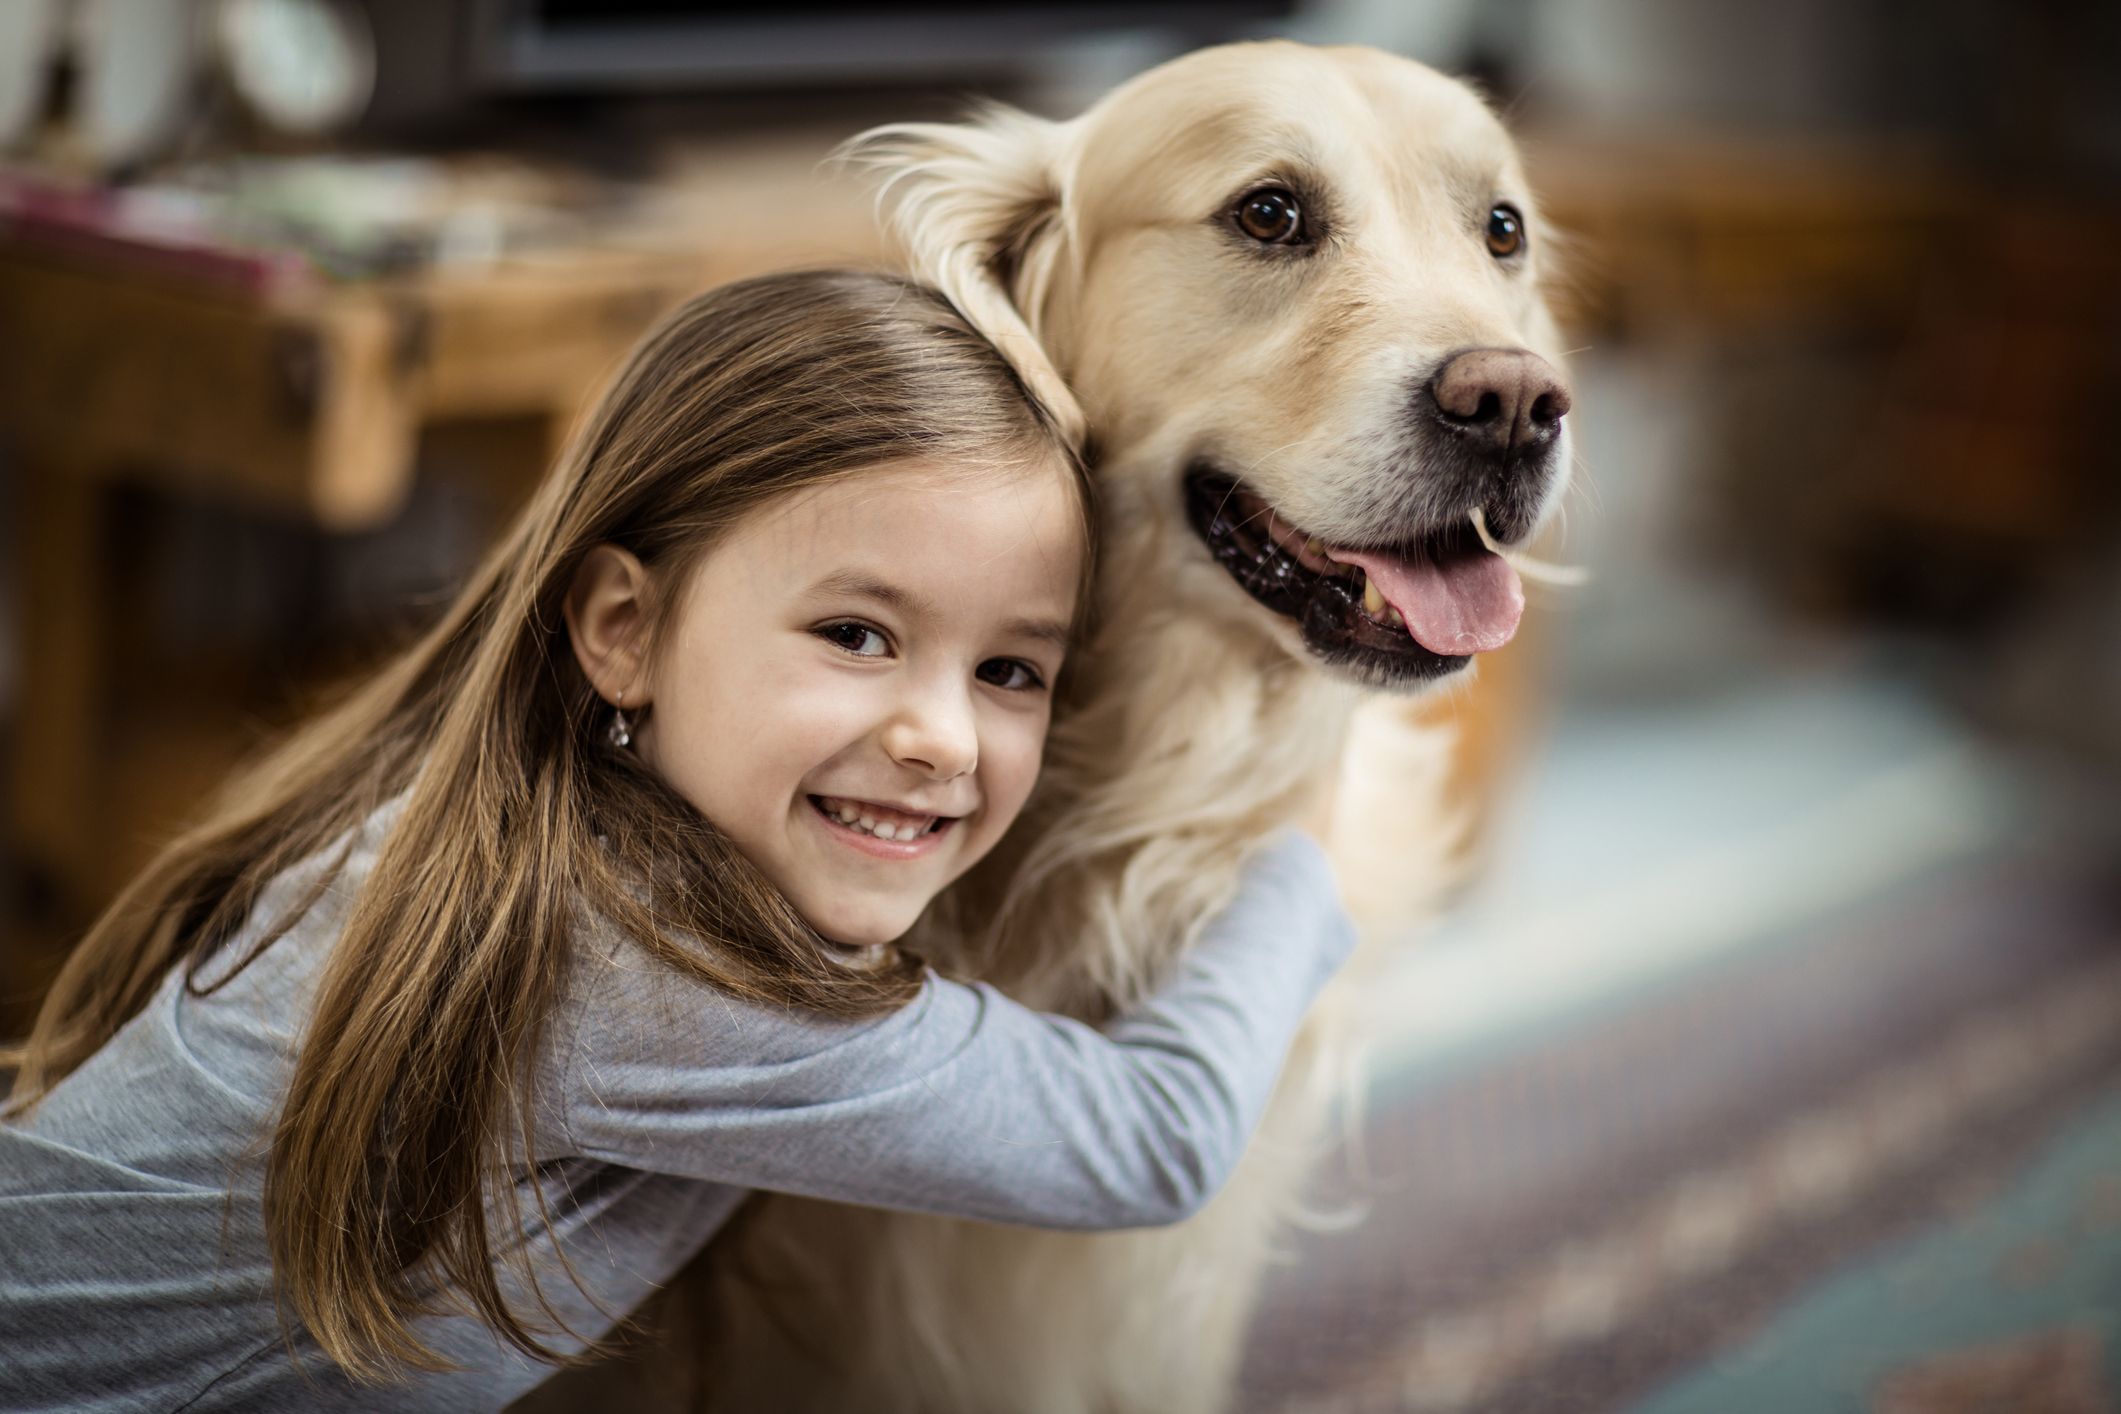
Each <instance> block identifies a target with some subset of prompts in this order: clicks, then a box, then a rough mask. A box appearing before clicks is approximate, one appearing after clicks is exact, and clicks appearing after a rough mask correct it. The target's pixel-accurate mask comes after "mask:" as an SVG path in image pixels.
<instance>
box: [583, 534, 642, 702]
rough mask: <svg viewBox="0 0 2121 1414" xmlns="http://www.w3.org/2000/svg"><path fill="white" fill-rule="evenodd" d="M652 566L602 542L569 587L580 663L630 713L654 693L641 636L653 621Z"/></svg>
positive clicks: (599, 689)
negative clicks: (650, 607)
mask: <svg viewBox="0 0 2121 1414" xmlns="http://www.w3.org/2000/svg"><path fill="white" fill-rule="evenodd" d="M649 589H650V584H649V575H648V567H647V566H646V565H643V564H642V563H641V562H640V560H638V559H636V558H635V557H634V556H633V554H632V553H630V552H629V551H626V550H622V549H620V548H619V547H618V546H616V545H598V546H595V547H594V548H592V549H591V550H590V552H589V553H588V554H587V555H585V556H583V557H582V563H581V564H580V565H578V566H576V568H575V572H574V583H573V584H572V585H570V586H569V587H568V590H567V603H566V610H565V612H566V615H567V636H568V638H569V639H570V640H572V641H573V643H574V656H575V661H576V662H578V663H580V664H581V665H582V672H583V673H584V674H585V675H586V676H587V677H588V678H589V683H590V686H592V687H594V688H595V689H596V690H597V695H598V696H600V697H602V698H603V699H604V700H605V701H606V702H611V703H619V702H620V701H621V699H622V698H623V705H624V706H625V708H626V710H627V711H629V712H630V711H632V710H634V709H635V708H637V707H646V706H647V705H648V700H649V697H650V693H649V690H648V675H647V673H646V671H645V668H646V666H647V665H646V663H645V661H644V660H643V658H642V656H641V635H642V634H643V633H644V632H645V631H646V629H647V625H648V593H649Z"/></svg>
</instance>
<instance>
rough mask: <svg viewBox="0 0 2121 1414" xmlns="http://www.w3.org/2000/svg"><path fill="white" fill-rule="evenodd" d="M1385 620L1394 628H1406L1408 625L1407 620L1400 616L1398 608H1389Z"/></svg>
mask: <svg viewBox="0 0 2121 1414" xmlns="http://www.w3.org/2000/svg"><path fill="white" fill-rule="evenodd" d="M1385 622H1386V623H1388V624H1390V625H1392V627H1394V628H1405V627H1406V626H1407V621H1406V620H1405V619H1404V618H1401V617H1400V613H1399V610H1397V609H1387V610H1386V611H1385Z"/></svg>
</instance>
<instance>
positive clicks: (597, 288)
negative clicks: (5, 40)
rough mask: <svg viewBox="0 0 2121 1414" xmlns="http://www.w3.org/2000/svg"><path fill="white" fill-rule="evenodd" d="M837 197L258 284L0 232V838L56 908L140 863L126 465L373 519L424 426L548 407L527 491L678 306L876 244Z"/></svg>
mask: <svg viewBox="0 0 2121 1414" xmlns="http://www.w3.org/2000/svg"><path fill="white" fill-rule="evenodd" d="M798 170H800V171H803V172H804V173H806V174H807V170H808V169H807V167H804V168H800V169H798ZM848 209H849V210H850V211H851V212H852V213H853V215H854V218H855V219H854V220H852V221H845V222H840V223H836V224H835V223H829V222H828V223H825V224H823V225H822V226H821V227H819V228H816V229H807V230H805V231H802V232H800V233H798V234H797V235H795V236H792V237H790V236H786V235H785V233H783V238H782V239H779V240H775V239H772V238H771V236H770V234H769V235H768V236H762V237H759V238H755V239H751V240H745V241H724V242H720V243H716V244H713V245H709V246H705V247H703V248H701V249H697V250H677V251H671V250H662V251H652V250H650V251H642V250H631V251H629V250H623V249H587V248H585V249H568V250H560V251H555V252H551V253H547V254H541V255H536V256H526V257H522V258H516V259H507V260H502V261H498V262H495V263H492V264H489V265H486V266H483V267H481V268H478V269H473V270H463V269H449V268H431V269H427V270H423V271H420V272H417V273H413V274H407V275H401V276H391V277H385V278H379V279H376V280H373V281H369V282H364V283H360V284H348V285H338V286H322V287H316V288H309V289H300V290H295V291H293V292H287V293H264V294H260V293H255V292H250V291H246V290H244V289H242V288H239V287H236V286H234V285H232V284H218V283H216V282H215V281H213V280H211V279H186V278H182V277H181V276H180V275H173V274H171V273H167V272H156V271H143V270H140V269H137V268H135V269H127V268H125V267H124V265H123V264H122V263H121V262H112V261H107V260H98V259H97V258H95V254H94V252H92V251H91V252H82V251H78V250H75V251H67V250H53V249H51V248H49V246H46V245H37V244H31V243H26V242H23V241H19V240H18V241H12V242H10V241H7V240H6V239H5V238H0V331H4V332H5V337H4V338H0V435H4V436H5V437H6V438H7V441H8V445H9V450H10V451H11V452H12V453H13V454H14V457H15V460H16V476H15V478H14V480H15V482H16V491H15V505H14V521H15V524H14V527H13V536H14V540H15V549H14V559H15V571H16V584H15V586H14V603H15V606H16V614H17V618H18V621H19V629H18V632H17V635H16V637H17V641H18V644H19V652H20V658H19V665H18V667H19V671H18V673H17V676H16V682H17V690H16V701H15V703H14V710H13V713H12V721H11V723H10V730H9V733H8V736H9V758H8V763H7V776H6V783H7V798H6V814H5V832H6V847H7V852H8V854H10V855H11V856H12V862H13V863H14V865H15V867H16V868H17V869H18V870H20V871H22V873H23V876H24V877H25V878H26V879H27V880H28V881H29V886H30V887H31V888H32V889H33V891H34V892H36V893H37V894H38V895H39V896H41V897H42V898H44V899H45V900H46V901H47V911H49V912H52V913H53V914H54V916H55V919H56V920H59V921H61V922H62V923H63V924H64V925H65V926H67V927H72V926H78V924H79V922H80V921H82V920H83V919H85V918H86V917H88V916H91V915H92V914H93V912H94V911H95V910H96V909H97V908H99V907H100V905H101V904H102V902H103V901H104V900H105V899H107V898H108V897H109V896H110V894H111V892H112V891H113V890H114V888H115V887H116V886H117V885H118V884H120V883H121V882H122V880H123V873H124V871H125V870H126V869H127V868H129V867H131V866H132V865H133V864H134V863H136V862H137V854H136V851H135V849H134V848H132V847H131V846H132V845H133V842H132V841H130V840H127V841H124V842H122V845H123V847H119V846H120V843H121V842H119V841H115V840H113V838H112V828H111V824H110V820H111V809H110V807H111V801H112V794H113V790H114V789H115V788H116V787H117V784H118V783H114V782H113V781H112V780H111V779H110V776H111V771H110V768H109V761H108V742H107V740H106V730H105V729H106V725H107V707H108V702H107V697H108V686H109V682H110V679H111V677H112V666H113V665H112V663H111V661H110V655H111V651H112V645H113V644H114V642H116V641H117V640H116V639H115V638H114V636H113V633H112V628H113V625H112V623H111V621H110V613H111V609H112V606H111V605H110V603H109V602H108V585H109V583H110V580H111V576H112V573H113V571H114V570H115V569H116V568H118V567H117V566H114V565H113V564H111V563H110V556H111V553H112V550H111V545H110V542H109V538H108V537H107V536H106V534H105V533H104V508H105V504H106V500H107V497H108V494H109V493H110V492H111V490H112V489H113V488H114V487H117V486H120V485H128V486H146V487H151V488H156V489H160V490H165V491H176V492H180V493H189V494H195V495H199V496H203V497H205V498H207V499H210V500H213V501H217V502H221V503H223V504H228V503H234V504H237V505H242V506H249V507H253V508H258V509H264V510H268V511H275V512H279V513H282V514H286V513H294V514H297V515H300V516H302V517H304V518H306V519H307V520H308V521H310V522H311V523H313V524H316V525H319V526H321V527H324V528H326V529H330V530H364V529H370V528H374V527H377V526H380V525H383V524H386V523H387V522H389V521H390V520H391V519H392V518H393V517H394V516H396V515H397V514H398V512H399V511H400V510H401V508H402V507H403V505H404V503H405V500H406V497H407V494H408V492H409V491H410V489H411V485H412V479H413V472H414V465H415V460H416V455H417V449H418V447H419V444H420V438H421V434H422V431H423V429H427V428H431V427H434V426H435V425H437V424H444V423H457V422H463V421H466V420H475V419H492V420H501V419H509V420H515V421H517V422H520V421H522V420H524V419H537V420H542V422H543V423H544V425H545V426H546V427H547V428H548V435H547V436H546V437H544V438H543V439H541V445H539V446H537V447H536V448H535V449H534V451H533V454H532V455H529V456H525V457H523V458H520V460H522V461H523V463H524V464H523V465H522V466H521V467H519V468H515V469H514V471H513V474H514V475H515V476H517V477H518V478H519V479H520V484H519V485H516V486H513V487H510V488H508V489H509V490H510V491H511V492H512V493H513V495H514V497H515V498H517V499H520V497H521V496H522V495H524V494H527V492H528V489H529V487H530V486H531V485H532V484H533V483H534V482H535V479H536V477H537V476H538V475H539V474H541V473H542V470H543V461H544V459H545V455H546V454H548V453H549V452H550V451H551V450H552V449H553V447H554V446H555V445H556V444H557V442H558V440H559V438H560V436H561V435H563V434H564V432H565V430H566V427H567V424H568V423H569V421H570V420H571V419H572V418H573V417H574V416H575V415H576V414H577V412H578V411H579V410H581V409H582V408H583V407H584V405H585V404H586V402H587V401H588V400H589V398H590V397H591V396H592V395H593V394H594V392H595V391H596V389H597V388H598V387H599V386H600V384H601V383H602V381H603V380H604V379H606V378H607V377H608V376H609V375H610V374H611V373H612V372H614V371H615V370H616V367H617V365H618V363H619V360H620V359H621V357H622V356H623V355H624V353H625V352H626V350H627V349H628V348H629V346H630V345H631V344H632V343H633V341H634V340H635V339H636V338H638V337H639V335H640V334H641V332H642V331H643V330H644V329H645V328H646V327H647V326H648V325H649V324H650V323H651V322H652V321H653V320H654V319H655V318H656V317H657V316H658V315H660V314H661V313H662V312H663V311H664V310H666V309H668V308H670V307H671V306H672V305H674V304H676V303H677V302H678V301H680V300H682V299H683V298H685V297H686V296H688V295H690V294H692V293H694V292H696V291H698V290H701V289H705V288H707V287H709V286H711V285H714V284H718V283H720V282H722V281H725V280H730V279H736V278H740V277H742V276H746V275H750V274H756V273H761V272H763V271H766V270H771V269H779V268H789V267H791V266H796V265H807V264H834V263H837V264H844V263H849V262H854V263H873V262H874V261H875V260H877V258H878V257H879V254H880V252H879V250H878V248H877V244H876V237H875V235H874V234H873V233H872V230H871V227H870V223H869V221H868V219H867V213H866V211H863V210H861V208H860V207H859V205H858V204H856V203H853V202H850V203H849V206H848ZM31 970H32V971H37V970H41V969H37V968H32V969H31ZM37 980H38V979H35V978H23V977H0V988H6V987H8V984H13V986H14V988H15V989H19V988H21V987H23V986H34V985H36V983H37ZM0 1029H4V1027H0Z"/></svg>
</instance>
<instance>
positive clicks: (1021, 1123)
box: [554, 835, 1355, 1229]
mask: <svg viewBox="0 0 2121 1414" xmlns="http://www.w3.org/2000/svg"><path fill="white" fill-rule="evenodd" d="M1354 942H1355V935H1354V930H1353V928H1352V927H1351V926H1350V925H1349V923H1348V920H1347V918H1346V916H1345V914H1343V913H1342V911H1341V908H1340V904H1339V901H1338V896H1337V893H1336V891H1335V889H1334V885H1333V880H1332V876H1331V873H1330V871H1329V869H1328V867H1327V865H1326V861H1325V856H1324V855H1323V854H1322V853H1321V852H1320V850H1319V848H1318V846H1317V845H1315V844H1313V843H1312V842H1311V841H1309V840H1308V839H1305V838H1303V837H1302V836H1298V835H1290V836H1287V837H1286V838H1284V839H1282V840H1281V841H1279V842H1278V843H1276V844H1275V845H1273V846H1272V847H1270V848H1269V849H1267V850H1266V851H1264V852H1263V853H1262V854H1261V855H1260V856H1259V857H1258V858H1257V859H1256V860H1255V861H1254V862H1253V863H1252V864H1251V865H1250V867H1249V868H1248V869H1247V870H1246V873H1245V878H1244V882H1243V886H1242V888H1241V889H1240V890H1239V892H1238V895H1237V898H1236V900H1235V901H1234V902H1232V904H1231V905H1230V907H1229V909H1228V910H1227V911H1226V912H1225V913H1223V914H1222V915H1221V916H1220V917H1219V918H1217V919H1216V920H1215V921H1214V922H1213V923H1212V924H1211V925H1210V926H1209V928H1208V930H1207V933H1206V935H1205V936H1204V937H1203V939H1202V941H1201V943H1200V944H1199V946H1198V947H1196V948H1195V949H1194V950H1193V951H1192V952H1191V953H1190V954H1189V955H1188V956H1187V957H1186V959H1185V960H1184V961H1183V962H1182V963H1181V964H1180V966H1179V969H1178V972H1177V975H1176V976H1175V977H1173V978H1172V980H1171V981H1170V983H1169V984H1168V985H1167V986H1166V987H1165V988H1164V989H1163V990H1162V991H1161V992H1159V993H1158V994H1157V995H1156V996H1154V997H1152V998H1150V999H1149V1000H1148V1001H1146V1002H1144V1003H1142V1004H1141V1005H1140V1006H1138V1007H1135V1008H1134V1009H1133V1010H1131V1011H1129V1012H1127V1013H1126V1014H1125V1015H1123V1016H1121V1017H1120V1018H1119V1019H1118V1020H1117V1021H1115V1022H1114V1023H1113V1024H1112V1025H1111V1026H1110V1027H1108V1028H1107V1029H1106V1030H1104V1031H1099V1030H1097V1029H1095V1028H1092V1027H1089V1026H1085V1025H1082V1024H1081V1023H1078V1022H1075V1021H1070V1020H1067V1019H1065V1018H1062V1017H1055V1016H1046V1015H1041V1014H1039V1013H1037V1012H1033V1011H1029V1010H1027V1009H1026V1008H1024V1007H1022V1006H1019V1005H1018V1004H1016V1003H1015V1002H1012V1001H1010V1000H1009V999H1008V998H1006V997H1004V996H1002V995H1001V994H1000V993H999V992H997V991H995V990H994V989H993V988H991V987H987V986H984V985H980V986H965V985H961V984H958V983H953V982H945V981H942V980H940V979H938V978H935V977H933V976H931V977H930V978H929V980H928V983H927V986H926V987H925V988H924V989H923V990H922V992H921V993H920V995H919V996H918V997H917V998H916V999H915V1000H914V1001H913V1002H912V1003H911V1004H910V1005H908V1006H907V1007H905V1008H904V1009H903V1010H900V1011H897V1012H894V1013H892V1014H890V1015H888V1016H885V1017H881V1018H875V1019H869V1020H863V1021H859V1022H845V1021H836V1020H827V1019H820V1018H818V1017H816V1016H814V1015H812V1014H809V1013H790V1012H784V1011H779V1010H773V1009H769V1008H763V1007H757V1006H752V1005H748V1004H742V1003H736V1002H732V1001H731V1000H729V999H728V998H727V997H725V996H723V995H722V994H720V993H718V992H715V991H713V990H712V989H710V988H706V987H704V986H701V985H698V984H695V983H692V982H690V981H688V980H686V979H683V978H680V977H678V976H676V975H675V974H673V973H671V972H670V971H669V970H668V969H667V968H663V967H660V966H658V965H656V964H653V963H651V962H649V961H647V960H646V959H645V958H644V957H643V956H642V955H641V954H640V953H638V952H636V951H634V950H632V949H631V948H630V947H627V946H625V945H619V946H617V947H614V948H610V949H605V948H596V949H593V950H592V952H591V955H590V956H589V957H586V958H585V960H584V964H583V966H582V968H581V969H580V974H579V980H578V982H577V993H576V1000H575V1001H574V1003H572V1005H573V1006H575V1007H576V1008H577V1009H578V1010H577V1019H576V1021H575V1024H574V1034H573V1044H572V1046H571V1048H569V1051H568V1054H567V1055H566V1056H564V1057H563V1058H562V1060H563V1068H562V1073H561V1074H560V1075H559V1076H556V1077H554V1079H555V1080H556V1081H557V1083H558V1085H559V1087H560V1089H559V1096H560V1098H561V1100H562V1103H563V1105H564V1114H565V1122H566V1125H567V1128H568V1130H569V1131H570V1137H571V1139H572V1142H573V1144H574V1146H575V1149H576V1152H579V1153H581V1154H584V1155H587V1156H589V1157H591V1158H595V1159H601V1160H606V1161H609V1162H613V1163H618V1164H624V1165H626V1166H628V1167H632V1168H641V1169H651V1170H654V1171H657V1172H662V1173H673V1174H683V1175H688V1176H691V1177H695V1178H701V1179H708V1180H712V1181H714V1182H717V1183H727V1184H733V1185H739V1186H743V1187H750V1188H770V1189H778V1190H782V1191H786V1192H791V1193H803V1194H809V1195H811V1196H814V1197H820V1198H832V1199H838V1200H842V1201H846V1202H853V1203H866V1204H871V1205H876V1206H881V1207H891V1208H905V1209H912V1210H915V1211H921V1212H931V1213H944V1214H950V1215H954V1216H959V1217H971V1218H984V1219H988V1220H991V1221H995V1222H1009V1223H1022V1224H1030V1225H1035V1226H1042V1227H1057V1228H1085V1229H1094V1228H1116V1227H1134V1226H1142V1225H1147V1224H1154V1223H1166V1222H1174V1221H1176V1220H1178V1219H1180V1218H1183V1217H1185V1216H1186V1215H1188V1214H1189V1213H1191V1212H1193V1211H1194V1210H1195V1209H1197V1208H1198V1207H1199V1206H1200V1205H1201V1204H1202V1203H1204V1202H1206V1201H1207V1199H1208V1198H1209V1197H1210V1196H1212V1195H1213V1194H1214V1193H1215V1191H1216V1190H1217V1189H1218V1188H1219V1187H1220V1186H1221V1185H1222V1182H1223V1180H1224V1179H1225V1178H1226V1177H1227V1176H1228V1175H1229V1173H1230V1170H1231V1168H1232V1167H1233V1166H1234V1165H1235V1164H1236V1162H1237V1159H1238V1156H1239V1155H1240V1154H1241V1153H1242V1152H1243V1150H1244V1147H1245V1144H1246V1142H1247V1140H1248V1139H1249V1138H1250V1137H1251V1133H1252V1129H1253V1127H1254V1125H1256V1124H1257V1123H1258V1121H1259V1116H1260V1113H1261V1111H1262V1110H1263V1109H1264V1108H1265V1106H1266V1101H1267V1096H1268V1093H1269V1092H1270V1091H1271V1090H1272V1089H1273V1087H1274V1082H1275V1078H1276V1076H1277V1074H1278V1073H1279V1072H1280V1069H1281V1063H1282V1058H1283V1055H1284V1053H1285V1052H1286V1050H1287V1049H1288V1045H1289V1041H1290V1038H1291V1037H1292V1036H1293V1035H1294V1033H1295V1030H1296V1027H1297V1024H1298V1022H1299V1021H1300V1020H1301V1019H1302V1017H1303V1014H1304V1011H1305V1010H1306V1009H1307V1008H1308V1007H1309V1005H1310V1003H1311V1000H1312V998H1313V997H1314V996H1315V995H1316V994H1317V992H1318V990H1319V988H1320V987H1321V986H1323V985H1324V983H1325V981H1326V979H1327V978H1328V977H1330V976H1331V975H1332V973H1333V971H1334V969H1335V968H1337V967H1338V966H1339V965H1340V963H1341V961H1342V960H1343V959H1345V958H1346V956H1347V955H1348V952H1349V950H1350V949H1351V948H1352V947H1353V946H1354ZM558 1034H559V1035H561V1036H563V1037H565V1036H566V1035H567V1034H568V1030H567V1028H566V1027H564V1026H563V1027H562V1028H561V1029H560V1031H559V1032H558Z"/></svg>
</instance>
